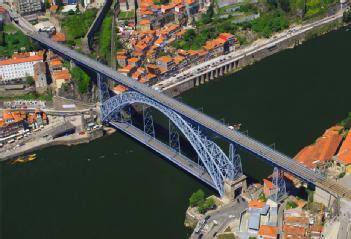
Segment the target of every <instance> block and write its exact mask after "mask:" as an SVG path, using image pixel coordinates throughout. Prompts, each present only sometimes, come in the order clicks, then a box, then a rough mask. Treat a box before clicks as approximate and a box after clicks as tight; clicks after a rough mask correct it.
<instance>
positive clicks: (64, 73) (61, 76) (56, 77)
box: [51, 69, 71, 90]
mask: <svg viewBox="0 0 351 239" xmlns="http://www.w3.org/2000/svg"><path fill="white" fill-rule="evenodd" d="M51 78H52V81H53V82H54V84H55V87H56V90H59V89H61V87H62V85H63V84H64V83H66V82H68V81H70V80H71V73H70V72H69V71H68V70H67V69H63V70H58V71H54V72H52V73H51Z"/></svg>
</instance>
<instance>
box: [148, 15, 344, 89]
mask: <svg viewBox="0 0 351 239" xmlns="http://www.w3.org/2000/svg"><path fill="white" fill-rule="evenodd" d="M342 15H343V13H342V12H338V13H336V14H335V15H332V16H328V17H326V18H323V19H321V20H319V21H316V22H312V23H308V24H305V25H299V26H295V27H293V28H290V29H287V30H285V31H283V32H280V33H277V34H275V35H274V36H273V37H272V38H269V39H264V40H263V39H261V40H260V42H259V43H254V44H252V45H250V46H248V47H245V48H242V49H239V50H236V51H234V52H231V53H229V54H227V55H223V56H219V57H216V58H213V59H211V60H209V61H206V62H203V63H200V64H196V65H195V66H193V67H191V68H190V69H187V70H185V71H182V72H180V73H179V74H177V75H176V76H174V77H170V78H168V79H166V80H163V81H161V82H159V83H157V84H155V85H154V86H153V88H154V89H157V88H159V89H161V90H163V91H165V90H168V89H171V88H173V87H175V86H177V85H181V84H183V83H184V82H187V81H190V80H193V79H194V78H196V77H199V76H201V75H203V74H206V73H208V72H211V71H213V70H214V69H217V68H219V67H222V66H225V65H227V64H228V63H230V62H235V61H237V60H240V59H242V58H244V57H246V56H247V55H251V54H253V53H255V52H258V51H261V50H263V49H267V48H270V47H272V46H275V45H277V44H279V43H280V42H282V41H285V40H287V39H289V38H292V37H295V36H298V35H300V34H302V33H304V32H307V31H309V30H311V29H313V28H315V27H318V26H320V25H323V24H326V23H328V22H331V21H334V20H335V19H338V18H341V17H342ZM180 77H185V78H183V79H180Z"/></svg>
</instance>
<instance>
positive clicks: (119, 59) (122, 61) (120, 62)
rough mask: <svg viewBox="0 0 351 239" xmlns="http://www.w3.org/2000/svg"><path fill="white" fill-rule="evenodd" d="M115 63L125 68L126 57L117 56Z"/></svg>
mask: <svg viewBox="0 0 351 239" xmlns="http://www.w3.org/2000/svg"><path fill="white" fill-rule="evenodd" d="M116 58H117V63H118V65H119V66H121V67H125V66H126V65H127V56H125V55H117V56H116Z"/></svg>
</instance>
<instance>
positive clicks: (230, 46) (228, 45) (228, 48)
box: [218, 32, 237, 53]
mask: <svg viewBox="0 0 351 239" xmlns="http://www.w3.org/2000/svg"><path fill="white" fill-rule="evenodd" d="M218 38H220V39H223V40H224V41H225V43H224V52H225V53H228V52H232V51H234V50H235V43H236V41H237V39H236V38H235V36H234V35H232V34H230V33H228V32H223V33H220V34H219V36H218Z"/></svg>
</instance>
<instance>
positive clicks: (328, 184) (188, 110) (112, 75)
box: [24, 13, 351, 200]
mask: <svg viewBox="0 0 351 239" xmlns="http://www.w3.org/2000/svg"><path fill="white" fill-rule="evenodd" d="M339 17H340V13H339V14H338V15H335V16H331V17H328V18H326V19H322V20H320V21H318V22H315V23H312V24H311V25H310V26H309V27H310V28H313V27H314V26H318V25H320V24H322V22H324V23H325V22H328V21H332V20H334V19H335V18H339ZM24 32H25V33H26V34H27V35H28V36H30V37H31V38H33V39H34V40H36V41H38V42H40V43H41V44H42V45H43V46H46V47H47V48H49V49H51V50H53V51H54V52H56V53H58V54H59V55H61V56H64V57H66V58H69V59H71V60H73V61H75V62H77V63H79V64H81V65H84V66H85V67H87V68H89V69H91V70H93V71H95V72H98V73H100V74H102V75H104V76H106V77H107V78H109V79H111V80H114V81H116V82H118V83H120V84H123V85H125V86H126V87H128V88H130V89H132V90H135V91H137V92H139V93H141V94H143V95H145V96H148V97H150V98H151V99H154V100H155V101H157V102H159V103H161V104H163V105H165V106H166V107H169V108H171V109H173V110H174V111H175V112H178V113H179V114H180V115H182V116H184V117H185V118H188V119H191V120H193V121H195V122H196V123H198V124H199V125H202V126H203V127H205V128H207V129H209V130H211V131H213V132H215V133H217V134H218V135H220V136H222V137H223V138H225V139H227V140H228V141H230V142H234V143H235V144H237V145H239V146H241V147H242V148H244V149H245V150H247V151H249V152H252V153H254V154H256V155H257V156H259V157H261V158H263V159H265V160H266V161H269V162H271V163H273V164H275V165H278V166H279V167H281V168H283V169H284V170H286V171H288V172H291V173H292V174H294V175H296V176H297V177H299V178H301V179H303V180H305V181H307V182H309V183H312V184H314V185H316V186H318V187H320V188H322V189H324V190H326V191H328V192H330V193H332V194H334V195H338V196H341V197H345V198H348V199H350V200H351V190H349V189H347V188H345V187H343V186H341V185H340V184H338V183H336V182H334V181H331V180H328V179H325V178H324V177H322V176H320V175H319V174H317V173H315V172H314V171H313V170H311V169H309V168H307V167H305V166H304V165H302V164H300V163H299V162H297V161H296V160H294V159H292V158H291V157H289V156H287V155H284V154H282V153H280V152H278V151H276V150H273V149H272V148H270V147H269V146H267V145H264V144H262V143H260V142H259V141H257V140H255V139H253V138H250V137H248V136H246V135H244V134H242V133H240V132H238V131H235V130H230V129H228V128H227V126H226V125H224V124H222V123H221V122H219V121H218V120H216V119H213V118H212V117H210V116H208V115H205V114H204V113H202V112H200V111H197V110H195V109H193V108H192V107H190V106H188V105H185V104H184V103H181V102H179V101H177V100H175V99H173V98H171V97H169V96H167V95H165V94H163V93H161V92H158V91H155V90H154V89H152V88H150V87H148V86H145V85H143V84H140V83H139V82H137V81H135V80H133V79H131V78H129V77H127V76H125V75H122V74H119V73H117V72H116V71H114V70H113V69H111V68H109V67H108V66H105V65H103V64H101V63H99V62H97V61H95V60H93V59H91V58H89V57H87V56H85V55H83V54H81V53H78V52H76V51H74V50H72V49H70V48H68V47H66V46H64V45H61V44H59V43H57V42H54V41H52V40H50V39H49V38H47V37H45V36H43V35H40V34H38V33H36V32H33V31H31V30H29V29H28V30H25V31H24ZM280 40H283V39H280Z"/></svg>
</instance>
